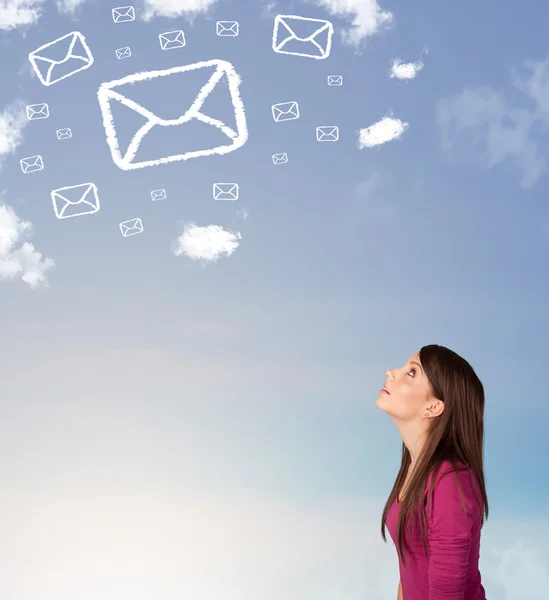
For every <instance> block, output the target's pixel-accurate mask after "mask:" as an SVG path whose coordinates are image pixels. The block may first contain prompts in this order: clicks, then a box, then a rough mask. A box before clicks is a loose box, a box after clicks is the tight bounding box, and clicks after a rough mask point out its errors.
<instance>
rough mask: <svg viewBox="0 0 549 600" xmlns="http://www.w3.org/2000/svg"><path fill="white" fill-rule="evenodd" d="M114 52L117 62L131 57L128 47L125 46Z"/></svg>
mask: <svg viewBox="0 0 549 600" xmlns="http://www.w3.org/2000/svg"><path fill="white" fill-rule="evenodd" d="M115 52H116V58H117V59H118V60H121V59H122V58H130V56H131V55H132V51H131V50H130V48H129V47H128V46H126V47H125V48H118V50H115Z"/></svg>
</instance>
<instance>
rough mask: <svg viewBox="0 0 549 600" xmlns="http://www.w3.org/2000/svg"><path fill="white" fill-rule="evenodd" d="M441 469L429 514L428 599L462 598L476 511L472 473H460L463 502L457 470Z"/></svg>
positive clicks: (446, 599) (450, 599)
mask: <svg viewBox="0 0 549 600" xmlns="http://www.w3.org/2000/svg"><path fill="white" fill-rule="evenodd" d="M447 470H448V469H447V468H444V466H443V467H442V468H441V470H440V471H439V474H438V476H437V483H436V485H435V488H434V490H433V500H432V505H431V512H430V513H429V516H428V540H429V564H428V578H429V600H463V599H464V596H465V583H466V579H467V570H468V567H469V550H470V548H471V539H472V534H473V526H474V513H473V507H472V503H471V498H470V497H468V492H469V491H472V488H471V487H470V481H469V475H468V474H467V472H466V471H461V472H458V477H459V480H460V483H461V487H462V492H463V504H464V506H465V512H464V510H463V505H462V501H461V497H460V494H459V489H458V486H457V481H456V476H455V474H454V473H448V475H444V476H443V477H442V475H443V474H444V473H445V472H446V471H447Z"/></svg>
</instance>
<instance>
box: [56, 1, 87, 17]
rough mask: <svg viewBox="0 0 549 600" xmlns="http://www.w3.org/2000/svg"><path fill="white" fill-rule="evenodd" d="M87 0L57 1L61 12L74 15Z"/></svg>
mask: <svg viewBox="0 0 549 600" xmlns="http://www.w3.org/2000/svg"><path fill="white" fill-rule="evenodd" d="M84 2H86V0H57V8H58V9H59V12H62V13H67V14H69V15H73V14H74V13H75V12H76V10H77V9H78V8H79V7H80V6H82V4H84Z"/></svg>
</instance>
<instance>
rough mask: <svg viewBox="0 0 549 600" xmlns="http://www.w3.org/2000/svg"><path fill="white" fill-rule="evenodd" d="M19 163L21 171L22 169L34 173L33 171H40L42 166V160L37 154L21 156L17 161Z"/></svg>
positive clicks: (24, 171)
mask: <svg viewBox="0 0 549 600" xmlns="http://www.w3.org/2000/svg"><path fill="white" fill-rule="evenodd" d="M19 164H20V165H21V171H23V173H34V172H35V171H41V170H42V169H43V168H44V161H43V160H42V157H41V156H40V155H39V154H37V155H36V156H27V157H26V158H22V159H21V160H20V161H19Z"/></svg>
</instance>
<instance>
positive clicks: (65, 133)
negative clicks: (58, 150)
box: [55, 127, 72, 140]
mask: <svg viewBox="0 0 549 600" xmlns="http://www.w3.org/2000/svg"><path fill="white" fill-rule="evenodd" d="M55 133H56V134H57V139H58V140H68V139H69V138H71V137H72V131H71V129H70V127H66V128H65V129H58V130H57V131H56V132H55Z"/></svg>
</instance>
